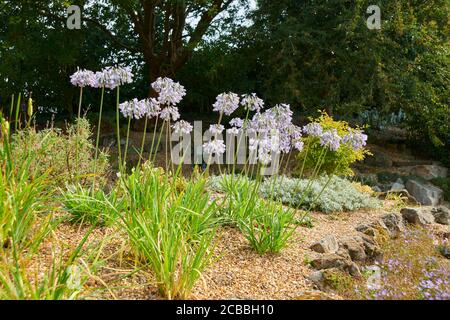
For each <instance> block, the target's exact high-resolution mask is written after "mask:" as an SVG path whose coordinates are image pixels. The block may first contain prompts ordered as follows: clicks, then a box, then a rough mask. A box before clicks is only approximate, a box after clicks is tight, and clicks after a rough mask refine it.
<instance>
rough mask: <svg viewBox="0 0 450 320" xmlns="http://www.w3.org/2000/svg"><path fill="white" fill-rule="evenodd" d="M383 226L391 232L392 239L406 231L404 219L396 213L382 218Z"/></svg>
mask: <svg viewBox="0 0 450 320" xmlns="http://www.w3.org/2000/svg"><path fill="white" fill-rule="evenodd" d="M381 222H382V224H381V225H382V226H384V227H385V229H386V230H387V231H388V232H389V236H390V237H391V238H398V236H399V235H400V234H401V233H402V232H404V231H405V226H404V224H403V220H402V217H401V216H400V215H398V214H395V213H388V214H386V215H384V216H382V217H381Z"/></svg>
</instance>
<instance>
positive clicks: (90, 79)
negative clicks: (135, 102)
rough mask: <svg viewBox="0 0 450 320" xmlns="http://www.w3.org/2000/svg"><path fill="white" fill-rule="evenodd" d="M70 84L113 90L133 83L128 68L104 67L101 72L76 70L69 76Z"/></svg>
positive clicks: (131, 74)
mask: <svg viewBox="0 0 450 320" xmlns="http://www.w3.org/2000/svg"><path fill="white" fill-rule="evenodd" d="M70 82H71V83H72V84H73V85H74V86H77V87H82V88H83V87H92V88H102V87H105V88H107V89H114V88H116V87H118V86H121V85H124V84H127V83H131V82H133V73H132V72H131V68H129V67H125V68H123V67H106V68H104V69H103V70H102V71H97V72H95V73H94V72H92V71H90V70H84V69H83V70H80V69H78V70H77V71H76V72H75V73H74V74H73V75H71V76H70Z"/></svg>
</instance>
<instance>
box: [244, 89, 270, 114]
mask: <svg viewBox="0 0 450 320" xmlns="http://www.w3.org/2000/svg"><path fill="white" fill-rule="evenodd" d="M241 105H242V106H243V107H244V109H245V110H250V111H256V112H260V111H261V110H262V109H263V108H264V101H263V100H262V99H260V98H258V97H257V96H256V93H252V94H244V95H242V100H241Z"/></svg>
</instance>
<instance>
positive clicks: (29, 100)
mask: <svg viewBox="0 0 450 320" xmlns="http://www.w3.org/2000/svg"><path fill="white" fill-rule="evenodd" d="M27 114H28V117H30V118H31V116H32V115H33V99H31V97H30V98H28V109H27Z"/></svg>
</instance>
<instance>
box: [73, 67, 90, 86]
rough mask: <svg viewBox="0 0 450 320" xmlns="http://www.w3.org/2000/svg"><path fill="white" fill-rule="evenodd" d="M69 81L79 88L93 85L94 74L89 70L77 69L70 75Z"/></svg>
mask: <svg viewBox="0 0 450 320" xmlns="http://www.w3.org/2000/svg"><path fill="white" fill-rule="evenodd" d="M70 82H71V83H72V85H74V86H76V87H80V88H84V87H93V86H94V85H95V74H94V72H92V71H90V70H85V69H82V70H80V69H78V70H77V71H76V72H75V73H74V74H73V75H71V76H70Z"/></svg>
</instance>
